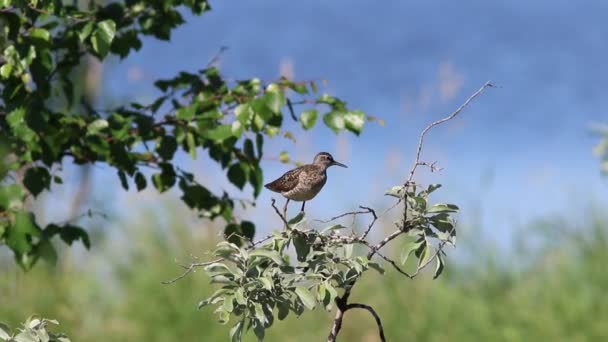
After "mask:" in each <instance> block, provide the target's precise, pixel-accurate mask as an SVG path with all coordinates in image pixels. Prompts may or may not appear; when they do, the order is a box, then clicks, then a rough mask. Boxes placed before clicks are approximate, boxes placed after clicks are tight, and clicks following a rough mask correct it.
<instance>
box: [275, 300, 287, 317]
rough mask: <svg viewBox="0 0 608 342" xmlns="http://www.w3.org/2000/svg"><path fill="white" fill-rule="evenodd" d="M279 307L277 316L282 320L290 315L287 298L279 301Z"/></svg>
mask: <svg viewBox="0 0 608 342" xmlns="http://www.w3.org/2000/svg"><path fill="white" fill-rule="evenodd" d="M277 307H278V309H279V313H278V315H277V317H278V318H279V320H281V321H282V320H284V319H285V318H286V317H287V315H289V302H288V301H286V300H279V301H277Z"/></svg>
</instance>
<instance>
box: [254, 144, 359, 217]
mask: <svg viewBox="0 0 608 342" xmlns="http://www.w3.org/2000/svg"><path fill="white" fill-rule="evenodd" d="M330 166H341V167H345V168H347V167H348V166H346V165H344V164H342V163H339V162H337V161H335V160H334V157H332V155H331V154H329V153H327V152H319V153H317V155H316V156H315V159H314V160H313V162H312V164H306V165H302V166H299V167H296V168H295V169H293V170H289V171H287V172H286V173H285V174H283V175H282V176H281V177H279V178H277V179H275V180H274V181H272V182H270V183H268V184H266V185H264V187H265V188H266V189H268V190H270V191H274V192H278V193H280V194H281V195H283V196H284V197H285V198H287V201H286V202H285V207H283V215H284V216H286V214H287V204H289V201H290V200H292V201H296V202H302V209H301V210H300V212H302V213H303V212H304V206H305V205H306V201H310V200H311V199H313V198H314V197H315V196H316V195H317V194H318V193H319V191H321V189H322V188H323V186H324V185H325V182H326V181H327V169H328V168H329V167H330Z"/></svg>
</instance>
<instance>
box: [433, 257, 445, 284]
mask: <svg viewBox="0 0 608 342" xmlns="http://www.w3.org/2000/svg"><path fill="white" fill-rule="evenodd" d="M435 259H437V265H436V266H435V274H434V275H433V279H437V277H439V276H440V275H441V273H442V272H443V266H444V265H443V259H442V258H441V253H437V257H436V258H435Z"/></svg>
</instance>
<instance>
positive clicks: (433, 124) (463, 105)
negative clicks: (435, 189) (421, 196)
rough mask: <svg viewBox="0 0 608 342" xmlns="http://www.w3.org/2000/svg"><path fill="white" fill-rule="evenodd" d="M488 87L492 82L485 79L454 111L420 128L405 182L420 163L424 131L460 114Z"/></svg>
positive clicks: (410, 179) (411, 176)
mask: <svg viewBox="0 0 608 342" xmlns="http://www.w3.org/2000/svg"><path fill="white" fill-rule="evenodd" d="M490 87H494V85H493V84H492V82H490V81H487V82H486V83H485V84H484V85H483V86H481V88H479V90H477V91H476V92H475V93H473V95H471V96H469V98H468V99H467V100H466V101H464V103H463V104H461V105H460V107H458V108H457V109H456V110H455V111H453V112H452V114H450V115H448V116H446V117H445V118H443V119H440V120H437V121H435V122H432V123H431V124H430V125H428V126H426V128H425V129H423V130H422V133H420V138H419V140H418V148H417V149H416V159H415V160H414V165H413V166H412V169H411V170H410V173H409V176H408V177H407V181H406V184H407V183H409V182H411V181H412V179H413V178H414V172H416V168H417V167H418V166H419V165H421V164H420V154H421V152H422V145H423V144H424V136H425V135H426V133H427V132H428V131H429V130H430V129H431V128H433V127H435V126H437V125H440V124H442V123H444V122H446V121H450V120H452V119H453V118H455V117H456V116H457V115H458V114H460V112H462V110H463V109H465V108H466V107H467V106H468V105H469V103H471V101H473V100H474V99H475V98H476V97H477V96H479V95H481V93H483V91H484V90H485V89H486V88H490Z"/></svg>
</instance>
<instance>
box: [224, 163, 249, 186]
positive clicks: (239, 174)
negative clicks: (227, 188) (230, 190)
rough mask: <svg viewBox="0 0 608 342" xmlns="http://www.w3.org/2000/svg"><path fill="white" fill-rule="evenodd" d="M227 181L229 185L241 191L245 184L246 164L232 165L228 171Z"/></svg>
mask: <svg viewBox="0 0 608 342" xmlns="http://www.w3.org/2000/svg"><path fill="white" fill-rule="evenodd" d="M227 175H228V180H229V181H230V183H232V184H234V185H236V187H237V188H239V189H241V190H242V189H243V187H244V186H245V184H246V183H247V164H245V163H236V164H232V166H230V168H229V169H228V174H227Z"/></svg>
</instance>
